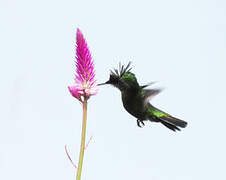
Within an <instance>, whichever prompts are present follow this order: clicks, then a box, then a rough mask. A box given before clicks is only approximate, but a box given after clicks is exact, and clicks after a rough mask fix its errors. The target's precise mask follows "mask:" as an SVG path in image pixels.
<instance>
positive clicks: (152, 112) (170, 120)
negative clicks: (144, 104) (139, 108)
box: [147, 104, 187, 131]
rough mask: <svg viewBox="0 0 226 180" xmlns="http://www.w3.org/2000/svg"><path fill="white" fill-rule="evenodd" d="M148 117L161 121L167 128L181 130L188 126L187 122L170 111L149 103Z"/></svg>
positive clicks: (151, 119)
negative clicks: (170, 113)
mask: <svg viewBox="0 0 226 180" xmlns="http://www.w3.org/2000/svg"><path fill="white" fill-rule="evenodd" d="M147 112H148V115H149V116H148V117H149V118H148V119H149V120H150V121H154V122H160V123H162V124H163V125H164V126H166V127H167V128H169V129H171V130H172V131H180V128H185V127H186V126H187V122H185V121H183V120H180V119H177V118H175V117H173V116H171V115H169V114H168V113H165V112H163V111H161V110H160V109H157V108H156V107H154V106H152V105H151V104H149V108H148V111H147Z"/></svg>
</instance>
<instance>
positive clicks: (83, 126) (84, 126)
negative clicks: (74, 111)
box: [76, 98, 87, 180]
mask: <svg viewBox="0 0 226 180" xmlns="http://www.w3.org/2000/svg"><path fill="white" fill-rule="evenodd" d="M86 122H87V99H86V98H84V101H83V121H82V137H81V146H80V154H79V162H78V169H77V176H76V180H80V179H81V174H82V164H83V158H84V151H85V139H86Z"/></svg>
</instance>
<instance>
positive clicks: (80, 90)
mask: <svg viewBox="0 0 226 180" xmlns="http://www.w3.org/2000/svg"><path fill="white" fill-rule="evenodd" d="M75 58H76V61H75V63H76V75H75V85H73V86H68V89H69V91H70V93H71V95H72V96H73V97H75V98H76V99H78V100H79V101H82V100H81V96H83V97H84V98H86V99H88V98H89V97H90V96H92V95H95V94H97V92H98V88H97V85H96V80H95V70H94V63H93V60H92V57H91V53H90V51H89V48H88V45H87V43H86V40H85V38H84V37H83V34H82V32H81V31H80V29H77V33H76V56H75Z"/></svg>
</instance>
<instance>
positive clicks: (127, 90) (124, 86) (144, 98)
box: [98, 62, 187, 131]
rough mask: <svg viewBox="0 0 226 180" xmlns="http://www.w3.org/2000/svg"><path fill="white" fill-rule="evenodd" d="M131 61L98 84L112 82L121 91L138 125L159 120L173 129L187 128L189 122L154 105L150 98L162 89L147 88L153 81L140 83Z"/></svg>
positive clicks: (126, 105) (129, 111) (126, 107)
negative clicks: (105, 80)
mask: <svg viewBox="0 0 226 180" xmlns="http://www.w3.org/2000/svg"><path fill="white" fill-rule="evenodd" d="M130 65H131V62H129V63H128V64H127V65H126V66H125V65H121V64H120V63H119V69H113V70H111V71H110V78H109V80H108V81H107V82H105V83H101V84H98V85H99V86H100V85H106V84H110V85H113V86H114V87H116V88H118V89H119V90H120V91H121V98H122V103H123V106H124V108H125V109H126V111H127V112H128V113H130V114H131V115H132V116H134V117H136V118H137V126H138V127H143V126H144V125H145V124H144V121H151V122H158V123H161V124H163V125H164V126H165V127H167V128H169V129H170V130H172V131H180V128H185V127H186V126H187V122H185V121H183V120H180V119H178V118H175V117H173V116H171V115H170V114H168V113H165V112H164V111H162V110H160V109H158V108H156V107H154V106H153V105H152V104H150V102H149V101H150V100H151V99H152V98H153V97H154V96H156V95H157V94H159V93H160V92H161V89H146V87H148V86H150V85H151V84H153V83H149V84H146V85H139V83H138V82H137V78H136V76H135V74H133V73H132V72H131V69H132V68H131V67H130Z"/></svg>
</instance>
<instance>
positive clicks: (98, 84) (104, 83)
mask: <svg viewBox="0 0 226 180" xmlns="http://www.w3.org/2000/svg"><path fill="white" fill-rule="evenodd" d="M106 84H109V81H107V82H105V83H100V84H97V86H102V85H106Z"/></svg>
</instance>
